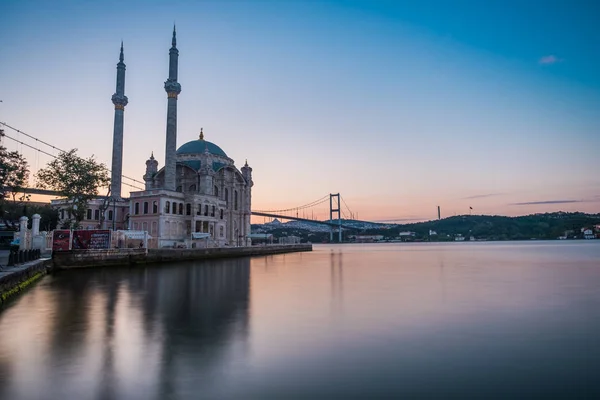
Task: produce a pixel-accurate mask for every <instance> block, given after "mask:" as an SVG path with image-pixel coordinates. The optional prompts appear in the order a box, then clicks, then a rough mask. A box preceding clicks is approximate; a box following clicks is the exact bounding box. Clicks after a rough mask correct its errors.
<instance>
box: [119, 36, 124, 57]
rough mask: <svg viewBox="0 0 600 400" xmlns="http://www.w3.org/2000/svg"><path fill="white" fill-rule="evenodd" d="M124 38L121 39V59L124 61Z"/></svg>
mask: <svg viewBox="0 0 600 400" xmlns="http://www.w3.org/2000/svg"><path fill="white" fill-rule="evenodd" d="M123 60H124V57H123V40H122V39H121V54H119V61H121V62H123Z"/></svg>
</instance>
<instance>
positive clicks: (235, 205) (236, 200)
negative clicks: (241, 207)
mask: <svg viewBox="0 0 600 400" xmlns="http://www.w3.org/2000/svg"><path fill="white" fill-rule="evenodd" d="M233 196H234V197H233V209H234V210H237V206H238V198H237V197H238V196H237V190H235V191H234V192H233Z"/></svg>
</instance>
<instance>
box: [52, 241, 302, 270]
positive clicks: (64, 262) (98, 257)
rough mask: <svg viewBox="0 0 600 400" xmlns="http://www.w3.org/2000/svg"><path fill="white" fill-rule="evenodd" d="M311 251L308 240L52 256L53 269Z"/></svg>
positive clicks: (83, 252) (113, 250) (75, 252)
mask: <svg viewBox="0 0 600 400" xmlns="http://www.w3.org/2000/svg"><path fill="white" fill-rule="evenodd" d="M299 251H312V244H290V245H269V246H249V247H215V248H206V249H149V250H148V252H146V250H145V249H110V250H72V251H64V252H56V253H54V254H53V256H52V266H53V269H56V270H61V269H73V268H90V267H107V266H135V265H144V264H158V263H169V262H178V261H188V260H203V259H214V258H230V257H248V256H263V255H269V254H282V253H292V252H299Z"/></svg>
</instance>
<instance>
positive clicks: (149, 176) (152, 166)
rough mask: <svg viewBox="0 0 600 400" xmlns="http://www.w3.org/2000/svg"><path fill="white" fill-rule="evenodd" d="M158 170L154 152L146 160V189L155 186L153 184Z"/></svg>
mask: <svg viewBox="0 0 600 400" xmlns="http://www.w3.org/2000/svg"><path fill="white" fill-rule="evenodd" d="M157 172H158V161H156V160H155V159H154V152H152V154H151V155H150V158H149V159H148V160H146V173H145V174H144V182H146V190H150V189H152V188H153V186H152V184H153V181H154V176H156V173H157Z"/></svg>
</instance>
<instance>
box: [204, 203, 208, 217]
mask: <svg viewBox="0 0 600 400" xmlns="http://www.w3.org/2000/svg"><path fill="white" fill-rule="evenodd" d="M204 215H205V216H208V204H205V205H204Z"/></svg>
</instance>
